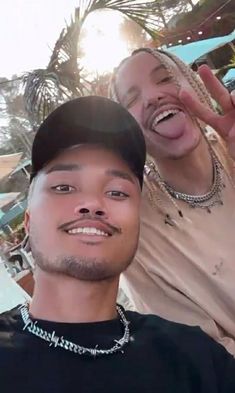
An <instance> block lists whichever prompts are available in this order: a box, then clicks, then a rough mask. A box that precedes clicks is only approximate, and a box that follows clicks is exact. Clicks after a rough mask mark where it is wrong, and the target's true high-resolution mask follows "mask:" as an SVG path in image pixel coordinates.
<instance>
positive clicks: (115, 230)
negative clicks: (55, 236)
mask: <svg viewBox="0 0 235 393" xmlns="http://www.w3.org/2000/svg"><path fill="white" fill-rule="evenodd" d="M84 220H86V221H88V220H90V221H93V222H94V221H96V222H100V223H102V224H103V225H105V226H106V227H107V228H108V229H109V230H110V232H111V233H113V234H115V233H117V234H121V233H122V230H121V228H120V227H117V226H115V225H113V224H110V223H109V222H107V221H106V220H104V219H103V218H101V217H97V216H94V215H92V214H90V213H84V214H83V216H82V217H81V218H78V219H76V220H72V221H68V222H66V223H64V224H62V225H60V226H59V227H58V229H60V230H66V229H68V228H69V227H70V226H72V225H76V224H79V223H80V222H82V221H84Z"/></svg>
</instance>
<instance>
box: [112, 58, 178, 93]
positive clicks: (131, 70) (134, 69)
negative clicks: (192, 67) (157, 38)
mask: <svg viewBox="0 0 235 393" xmlns="http://www.w3.org/2000/svg"><path fill="white" fill-rule="evenodd" d="M162 59H163V60H162ZM165 63H167V65H168V67H169V68H170V69H171V70H172V72H173V73H174V75H175V76H178V75H179V74H180V70H179V68H178V66H177V64H176V63H175V62H174V61H173V60H172V59H170V58H169V57H168V56H167V55H165V54H160V55H159V57H155V56H154V55H152V54H151V53H147V52H139V53H137V54H135V55H133V56H131V57H130V58H128V59H127V60H126V61H124V63H123V64H122V65H121V67H120V69H119V70H118V72H117V76H116V86H117V91H118V94H122V93H123V92H125V91H127V90H128V89H129V88H130V87H132V86H135V85H138V84H141V82H144V81H145V80H146V78H148V77H149V76H150V75H151V73H152V72H153V70H155V69H156V72H158V71H159V72H162V70H164V69H166V67H165Z"/></svg>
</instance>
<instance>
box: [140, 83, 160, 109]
mask: <svg viewBox="0 0 235 393" xmlns="http://www.w3.org/2000/svg"><path fill="white" fill-rule="evenodd" d="M163 97H164V94H163V92H162V91H161V88H160V87H158V86H156V85H151V86H148V87H147V88H146V89H145V90H144V92H143V102H144V107H145V108H149V107H151V106H158V105H159V104H160V101H161V100H162V99H163Z"/></svg>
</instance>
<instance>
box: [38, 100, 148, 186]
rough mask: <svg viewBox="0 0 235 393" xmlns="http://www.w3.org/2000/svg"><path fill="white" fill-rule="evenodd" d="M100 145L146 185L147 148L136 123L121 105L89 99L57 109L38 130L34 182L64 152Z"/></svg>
mask: <svg viewBox="0 0 235 393" xmlns="http://www.w3.org/2000/svg"><path fill="white" fill-rule="evenodd" d="M80 144H100V145H102V146H104V147H107V148H108V149H111V150H113V151H114V152H116V153H117V154H119V155H120V156H121V157H122V158H123V159H124V161H126V163H127V164H128V166H129V167H130V169H131V170H132V172H133V173H134V174H135V175H136V177H137V178H138V180H139V183H140V186H141V187H142V185H143V171H144V164H145V158H146V146H145V140H144V136H143V133H142V131H141V128H140V126H139V125H138V123H137V122H136V120H135V119H134V118H133V117H132V116H131V115H130V113H129V112H128V111H127V110H126V109H125V108H123V107H122V106H121V105H120V104H118V103H116V102H113V101H111V100H109V99H107V98H104V97H97V96H86V97H80V98H76V99H74V100H71V101H68V102H66V103H64V104H62V105H61V106H59V107H58V108H56V109H55V110H54V111H53V112H52V113H50V115H49V116H48V117H47V118H46V119H45V120H44V121H43V123H42V124H41V126H40V127H39V129H38V131H37V133H36V135H35V138H34V141H33V146H32V170H31V181H32V179H33V178H34V177H35V176H36V175H37V174H38V172H39V171H40V170H41V169H43V168H44V167H45V166H46V165H47V164H48V163H49V162H50V161H51V160H53V159H54V158H55V157H56V156H57V155H58V154H60V153H61V152H62V151H63V150H65V149H67V148H69V147H72V146H76V145H80Z"/></svg>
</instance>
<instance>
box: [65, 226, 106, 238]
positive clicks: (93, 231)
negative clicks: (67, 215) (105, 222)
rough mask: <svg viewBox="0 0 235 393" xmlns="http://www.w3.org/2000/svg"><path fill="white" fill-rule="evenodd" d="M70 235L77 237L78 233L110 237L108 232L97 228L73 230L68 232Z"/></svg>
mask: <svg viewBox="0 0 235 393" xmlns="http://www.w3.org/2000/svg"><path fill="white" fill-rule="evenodd" d="M68 233H69V234H70V235H76V234H77V233H85V234H86V235H98V236H108V233H107V232H104V231H101V230H100V229H97V228H91V227H79V228H73V229H70V230H68Z"/></svg>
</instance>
